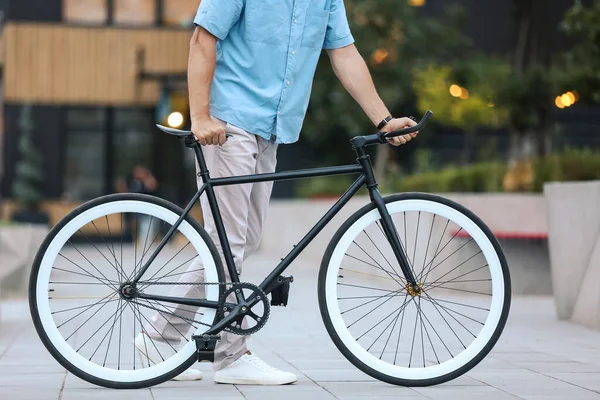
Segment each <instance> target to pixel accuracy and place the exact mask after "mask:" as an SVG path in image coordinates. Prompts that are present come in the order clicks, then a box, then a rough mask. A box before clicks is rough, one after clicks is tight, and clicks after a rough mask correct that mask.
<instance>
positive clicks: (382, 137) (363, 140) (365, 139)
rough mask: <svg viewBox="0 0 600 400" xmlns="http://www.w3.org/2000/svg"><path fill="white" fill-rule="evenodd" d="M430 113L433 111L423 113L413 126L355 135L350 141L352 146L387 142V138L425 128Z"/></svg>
mask: <svg viewBox="0 0 600 400" xmlns="http://www.w3.org/2000/svg"><path fill="white" fill-rule="evenodd" d="M432 115H433V112H431V111H430V110H428V111H427V112H426V113H425V115H423V118H421V121H419V123H418V124H417V125H415V126H410V127H408V128H403V129H399V130H397V131H392V132H377V133H374V134H372V135H366V136H356V137H354V138H352V140H351V142H352V144H353V145H354V147H363V146H370V145H373V144H383V143H387V141H388V139H391V138H394V137H397V136H402V135H407V134H409V133H414V132H418V131H421V130H423V128H425V126H426V125H427V123H428V122H429V118H431V116H432Z"/></svg>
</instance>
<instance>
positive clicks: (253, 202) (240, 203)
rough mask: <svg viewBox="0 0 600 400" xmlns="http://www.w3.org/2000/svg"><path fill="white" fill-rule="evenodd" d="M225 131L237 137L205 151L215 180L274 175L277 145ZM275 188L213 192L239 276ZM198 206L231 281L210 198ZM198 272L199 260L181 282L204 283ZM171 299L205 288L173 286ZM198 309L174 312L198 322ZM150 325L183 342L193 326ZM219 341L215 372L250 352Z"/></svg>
mask: <svg viewBox="0 0 600 400" xmlns="http://www.w3.org/2000/svg"><path fill="white" fill-rule="evenodd" d="M225 130H226V131H227V132H228V133H230V134H232V135H233V136H232V137H231V138H229V139H228V140H227V142H226V143H225V144H224V145H223V146H203V147H202V152H203V154H204V158H205V160H206V165H207V167H208V170H209V173H210V176H211V177H213V178H217V177H225V176H236V175H251V174H262V173H268V172H274V171H275V165H276V162H277V160H276V152H277V145H276V144H275V143H272V142H269V141H267V140H265V139H263V138H261V137H260V136H257V135H253V134H251V133H248V132H246V131H244V130H242V129H240V128H238V127H235V126H233V125H231V124H227V125H226V128H225ZM200 185H202V180H201V179H200V178H198V186H200ZM272 187H273V183H272V182H259V183H253V184H244V185H232V186H219V187H216V188H215V194H216V197H217V203H218V205H219V211H220V212H221V216H222V218H223V224H224V226H225V231H226V232H227V238H228V239H229V245H230V246H231V251H232V253H233V257H234V261H235V266H236V268H237V271H238V273H241V268H242V262H243V260H245V259H246V258H247V257H248V256H250V255H251V254H252V253H254V252H255V251H256V249H257V248H258V245H259V244H260V238H261V233H262V226H263V223H264V220H265V217H266V215H267V208H268V205H269V198H270V197H271V189H272ZM200 204H201V206H202V212H203V217H204V229H205V230H206V232H207V233H208V234H209V235H210V237H211V239H212V240H213V242H214V243H215V245H216V246H217V249H218V251H219V253H220V255H221V260H222V261H223V266H224V267H225V272H226V275H227V276H228V277H227V280H228V281H229V273H228V272H227V267H226V266H225V260H224V258H223V250H222V247H221V243H220V241H219V237H218V235H217V230H216V227H215V224H214V219H213V217H212V213H211V210H210V207H209V205H208V199H207V198H206V195H202V197H201V198H200ZM199 269H201V261H200V260H199V259H198V258H197V259H195V260H194V261H193V262H192V263H191V264H190V266H189V267H188V269H187V271H192V272H186V273H185V274H183V275H182V276H181V278H180V279H179V281H180V282H203V281H204V271H203V270H201V271H198V270H199ZM171 295H172V296H176V297H191V298H205V292H204V287H203V286H192V285H178V286H175V287H174V288H173V290H172V292H171ZM197 310H198V309H197V308H195V307H190V306H183V305H179V306H177V307H176V308H175V311H174V313H176V314H178V315H181V316H184V317H187V318H194V315H195V313H196V311H197ZM151 320H152V323H151V324H147V326H146V327H145V329H146V331H147V332H148V334H149V335H150V336H151V337H153V338H155V339H157V340H161V339H167V340H169V341H173V342H179V340H180V339H181V338H182V335H185V336H187V335H188V334H189V333H190V332H189V328H190V324H189V323H188V322H187V321H185V320H182V319H181V318H178V317H176V316H172V317H168V319H167V318H165V316H161V315H155V316H153V317H152V318H151ZM220 336H221V340H219V341H218V342H217V346H216V349H215V362H214V364H213V368H214V369H215V370H216V371H218V370H220V369H223V368H225V367H226V366H228V365H229V364H231V363H232V362H233V361H235V360H237V359H238V358H239V357H241V356H242V355H243V354H244V353H246V352H247V351H248V349H247V347H246V337H245V336H238V335H234V334H231V333H226V332H221V334H220Z"/></svg>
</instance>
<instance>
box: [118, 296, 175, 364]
mask: <svg viewBox="0 0 600 400" xmlns="http://www.w3.org/2000/svg"><path fill="white" fill-rule="evenodd" d="M127 305H128V306H129V308H130V309H131V311H132V312H133V320H134V321H135V320H136V318H137V321H138V322H139V324H140V329H142V333H141V334H142V335H144V346H145V347H146V349H145V350H146V354H145V356H146V358H147V359H148V365H150V357H148V347H147V346H146V339H149V340H150V342H151V343H152V345H153V346H154V348H155V349H156V352H157V353H158V355H159V356H160V358H161V360H163V361H165V358H164V357H163V355H162V354H161V352H160V350H159V349H158V347H157V346H156V344H155V343H154V340H152V338H151V337H150V336H148V335H146V334H145V333H144V332H143V327H144V324H143V323H142V320H141V318H140V315H141V316H142V317H144V320H145V321H146V322H148V324H149V325H150V326H151V327H152V328H153V329H154V330H155V331H156V332H158V330H157V329H156V328H155V327H154V325H152V323H151V322H150V321H148V319H147V318H146V317H145V316H144V314H142V313H141V312H140V311H139V309H138V314H139V315H136V313H135V309H136V307H135V303H134V305H133V306H132V305H131V304H130V303H129V302H127ZM134 334H135V331H134ZM158 334H159V335H160V337H161V338H162V339H163V340H164V342H165V343H167V344H168V345H169V346H170V347H171V348H172V349H173V351H175V352H176V353H177V350H175V348H174V347H173V346H171V343H169V341H168V340H167V339H165V337H164V336H163V335H162V334H161V333H160V332H158ZM137 350H138V349H137V347H135V343H134V344H133V360H134V367H133V369H135V355H136V354H137ZM143 366H144V363H143V362H142V367H143Z"/></svg>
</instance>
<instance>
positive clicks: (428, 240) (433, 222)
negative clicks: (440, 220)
mask: <svg viewBox="0 0 600 400" xmlns="http://www.w3.org/2000/svg"><path fill="white" fill-rule="evenodd" d="M435 217H437V214H433V221H432V222H431V227H430V228H429V238H428V239H427V248H426V249H425V255H424V256H423V268H422V269H421V273H422V272H423V271H424V270H425V261H426V260H427V253H428V252H429V243H430V242H431V234H432V233H433V225H435Z"/></svg>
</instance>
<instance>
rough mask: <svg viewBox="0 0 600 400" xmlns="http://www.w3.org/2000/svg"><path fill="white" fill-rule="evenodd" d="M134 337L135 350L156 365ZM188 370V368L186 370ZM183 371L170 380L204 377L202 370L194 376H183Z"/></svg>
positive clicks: (191, 379)
mask: <svg viewBox="0 0 600 400" xmlns="http://www.w3.org/2000/svg"><path fill="white" fill-rule="evenodd" d="M136 339H137V337H136V338H135V339H134V340H133V345H134V346H135V348H136V350H137V351H139V352H140V353H141V354H142V355H143V356H145V357H146V358H147V359H149V360H150V361H152V363H153V364H155V365H156V362H155V361H154V360H153V359H152V358H151V357H150V356H149V355H148V354H146V352H145V351H144V350H143V349H141V348H140V346H141V342H140V344H139V345H138V343H136ZM188 371H189V370H188ZM184 373H185V372H183V373H181V374H179V375H177V376H176V377H175V378H171V380H172V381H177V382H186V381H201V380H202V378H203V377H204V376H203V374H202V372H200V371H198V375H196V377H185V376H182V375H183V374H184Z"/></svg>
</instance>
